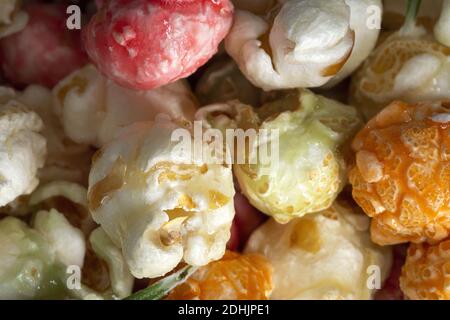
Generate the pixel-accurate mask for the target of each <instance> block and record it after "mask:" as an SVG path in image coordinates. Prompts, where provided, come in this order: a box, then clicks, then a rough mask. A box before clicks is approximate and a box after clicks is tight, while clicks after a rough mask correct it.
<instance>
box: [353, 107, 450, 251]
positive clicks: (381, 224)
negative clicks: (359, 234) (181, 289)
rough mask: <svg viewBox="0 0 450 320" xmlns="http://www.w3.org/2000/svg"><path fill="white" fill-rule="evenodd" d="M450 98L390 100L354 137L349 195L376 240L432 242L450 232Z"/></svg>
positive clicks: (381, 241) (378, 241)
mask: <svg viewBox="0 0 450 320" xmlns="http://www.w3.org/2000/svg"><path fill="white" fill-rule="evenodd" d="M449 134H450V102H434V103H417V104H406V103H403V102H393V103H391V104H390V105H389V106H387V107H386V108H385V109H384V110H383V111H381V112H380V113H379V114H378V115H377V116H376V117H375V118H373V119H372V120H370V121H369V122H368V123H367V125H366V126H365V128H364V129H363V130H361V131H360V132H359V133H358V135H357V136H356V138H355V139H354V141H353V144H352V148H353V150H354V151H355V153H356V161H355V164H354V165H353V167H352V169H351V171H350V174H349V180H350V183H351V184H352V186H353V198H354V199H355V200H356V202H357V203H358V204H359V205H360V206H361V207H362V208H363V210H364V211H365V213H366V214H367V215H369V216H370V217H372V218H373V220H372V225H371V235H372V240H373V241H374V242H376V243H378V244H381V245H389V244H396V243H402V242H408V241H411V242H415V243H420V242H425V241H427V242H430V243H436V242H438V241H440V240H442V239H445V238H446V237H447V236H449V231H450V135H449Z"/></svg>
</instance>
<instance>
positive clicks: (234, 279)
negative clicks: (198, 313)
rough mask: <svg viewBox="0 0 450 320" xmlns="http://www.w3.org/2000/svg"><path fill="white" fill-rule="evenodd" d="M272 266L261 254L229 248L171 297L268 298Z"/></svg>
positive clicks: (205, 298)
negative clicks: (237, 251)
mask: <svg viewBox="0 0 450 320" xmlns="http://www.w3.org/2000/svg"><path fill="white" fill-rule="evenodd" d="M272 272H273V270H272V266H271V264H270V263H269V262H268V261H267V259H266V258H264V257H263V256H262V255H259V254H239V253H236V252H232V251H227V252H226V253H225V255H224V256H223V257H222V259H220V260H218V261H214V262H211V263H210V264H208V265H206V266H204V267H201V268H200V269H199V270H197V271H196V272H195V273H194V274H193V275H192V276H191V277H190V278H188V279H187V280H186V281H185V282H184V283H182V284H181V285H179V286H178V287H176V288H175V289H173V290H172V292H171V293H170V294H169V295H168V297H167V299H168V300H267V299H268V298H269V295H270V293H271V291H272Z"/></svg>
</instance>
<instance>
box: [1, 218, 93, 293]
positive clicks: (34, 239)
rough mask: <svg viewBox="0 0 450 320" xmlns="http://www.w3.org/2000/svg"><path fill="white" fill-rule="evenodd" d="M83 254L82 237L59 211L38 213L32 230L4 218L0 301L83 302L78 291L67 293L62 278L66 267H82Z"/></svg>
mask: <svg viewBox="0 0 450 320" xmlns="http://www.w3.org/2000/svg"><path fill="white" fill-rule="evenodd" d="M84 252H85V241H84V237H83V234H82V233H81V231H80V230H78V229H76V228H74V227H72V226H71V225H70V224H69V222H68V221H67V220H66V219H65V218H64V216H63V215H61V214H60V213H59V212H57V211H56V210H51V211H40V212H38V213H37V215H36V217H35V222H34V227H33V228H30V227H29V226H27V225H26V224H25V223H24V222H23V221H21V220H19V219H17V218H14V217H6V218H3V219H2V220H0V266H1V268H0V279H2V281H1V282H0V298H1V299H43V298H47V299H48V298H52V297H53V298H64V297H78V298H80V297H79V296H78V293H75V292H76V290H74V292H72V293H71V292H67V287H66V285H65V281H64V280H65V279H64V277H65V276H63V275H65V272H66V268H65V266H66V265H76V266H80V267H81V266H82V265H83V258H84ZM74 294H76V295H75V296H74ZM79 294H82V292H81V291H80V293H79Z"/></svg>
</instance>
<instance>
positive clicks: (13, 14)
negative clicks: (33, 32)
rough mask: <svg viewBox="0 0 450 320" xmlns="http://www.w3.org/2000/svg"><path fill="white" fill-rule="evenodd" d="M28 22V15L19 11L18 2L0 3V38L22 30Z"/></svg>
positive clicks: (7, 0) (4, 1)
mask: <svg viewBox="0 0 450 320" xmlns="http://www.w3.org/2000/svg"><path fill="white" fill-rule="evenodd" d="M27 22H28V15H27V14H26V13H25V12H23V11H21V10H20V0H2V1H1V2H0V38H3V37H6V36H9V35H10V34H13V33H16V32H18V31H20V30H22V29H23V28H24V27H25V25H26V24H27Z"/></svg>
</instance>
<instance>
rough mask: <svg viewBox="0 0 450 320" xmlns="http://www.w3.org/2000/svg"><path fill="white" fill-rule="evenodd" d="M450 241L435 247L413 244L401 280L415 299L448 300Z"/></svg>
mask: <svg viewBox="0 0 450 320" xmlns="http://www.w3.org/2000/svg"><path fill="white" fill-rule="evenodd" d="M449 274H450V240H445V241H442V242H440V243H439V244H436V245H428V244H411V245H410V247H409V249H408V254H407V257H406V263H405V265H404V266H403V270H402V275H401V277H400V286H401V288H402V291H403V293H404V294H405V295H406V296H407V297H408V298H409V299H412V300H449V299H450V288H449V286H448V278H449Z"/></svg>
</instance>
